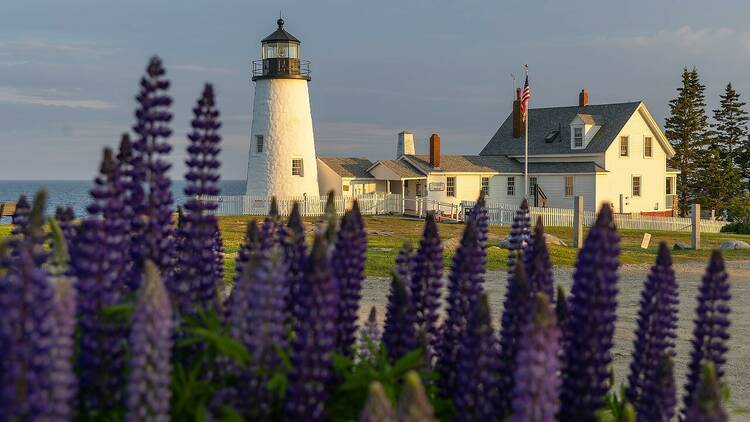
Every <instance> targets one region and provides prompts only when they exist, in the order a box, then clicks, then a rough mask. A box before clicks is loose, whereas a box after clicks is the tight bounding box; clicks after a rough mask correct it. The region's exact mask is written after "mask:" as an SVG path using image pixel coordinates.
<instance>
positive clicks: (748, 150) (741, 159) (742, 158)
mask: <svg viewBox="0 0 750 422" xmlns="http://www.w3.org/2000/svg"><path fill="white" fill-rule="evenodd" d="M745 132H746V134H745V136H743V137H742V143H741V144H740V147H739V148H738V151H737V154H736V155H735V157H734V163H735V164H737V169H738V171H739V172H740V176H741V177H742V179H743V180H744V181H745V183H746V185H745V188H746V189H748V190H750V131H748V129H747V126H745Z"/></svg>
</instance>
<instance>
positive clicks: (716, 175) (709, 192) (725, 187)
mask: <svg viewBox="0 0 750 422" xmlns="http://www.w3.org/2000/svg"><path fill="white" fill-rule="evenodd" d="M699 157H700V166H698V167H696V169H695V199H696V200H697V202H698V203H700V204H701V207H702V208H703V209H706V210H710V209H713V210H716V212H717V214H720V213H721V211H722V210H723V209H725V208H727V206H728V205H729V203H730V201H731V199H732V198H733V197H735V196H736V195H737V193H739V192H741V191H742V181H741V179H740V174H739V171H738V170H737V169H736V168H735V167H734V163H733V162H732V159H731V157H729V156H724V154H723V153H722V151H721V149H720V148H719V147H718V146H712V147H710V148H708V149H706V150H702V151H700V154H699Z"/></svg>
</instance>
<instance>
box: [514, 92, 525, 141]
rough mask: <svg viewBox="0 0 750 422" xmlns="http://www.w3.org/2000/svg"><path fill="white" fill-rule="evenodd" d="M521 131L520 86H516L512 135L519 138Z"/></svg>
mask: <svg viewBox="0 0 750 422" xmlns="http://www.w3.org/2000/svg"><path fill="white" fill-rule="evenodd" d="M521 132H523V124H522V123H521V88H516V99H515V100H513V137H514V138H520V137H521Z"/></svg>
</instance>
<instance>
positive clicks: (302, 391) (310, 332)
mask: <svg viewBox="0 0 750 422" xmlns="http://www.w3.org/2000/svg"><path fill="white" fill-rule="evenodd" d="M301 287H302V288H301V291H300V295H301V298H300V307H301V308H302V309H304V310H305V313H304V314H301V315H302V316H301V318H300V320H299V321H297V326H296V337H295V338H294V341H293V343H292V358H291V361H292V371H291V373H290V374H289V384H288V387H287V392H286V403H285V405H284V419H285V420H287V421H299V420H306V421H322V420H324V419H325V403H326V400H327V399H328V395H329V390H328V389H329V388H330V381H331V378H332V376H333V368H332V366H333V356H332V355H333V352H334V350H335V348H336V321H337V319H338V315H337V310H338V301H339V292H338V289H337V285H336V281H335V280H334V278H333V275H332V273H331V267H330V262H329V253H328V243H327V241H326V238H325V236H324V235H323V234H322V233H318V234H316V236H315V240H314V243H313V248H312V251H311V252H310V256H309V258H308V260H307V267H306V270H305V278H304V282H303V283H302V285H301Z"/></svg>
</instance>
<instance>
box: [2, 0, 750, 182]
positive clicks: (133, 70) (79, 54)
mask: <svg viewBox="0 0 750 422" xmlns="http://www.w3.org/2000/svg"><path fill="white" fill-rule="evenodd" d="M709 4H710V7H708V5H709ZM0 5H1V6H2V13H0V180H31V179H42V180H84V179H91V178H92V177H93V176H95V172H96V169H97V166H98V165H97V163H98V161H99V159H100V157H101V151H102V148H103V147H105V146H108V145H109V146H115V145H116V144H117V142H118V140H119V137H120V134H121V133H122V132H124V131H127V130H129V128H130V127H131V126H132V124H133V119H134V118H133V110H134V107H135V100H134V96H135V94H136V93H137V90H138V80H139V78H140V76H141V74H142V73H143V71H144V68H145V65H146V63H147V61H148V59H149V57H151V56H152V55H154V54H157V55H159V56H160V57H161V58H162V59H163V61H164V64H165V66H166V68H167V75H168V77H169V79H170V80H171V81H172V87H171V90H170V94H171V95H172V97H173V98H174V101H175V103H174V107H173V112H174V115H175V117H174V120H173V122H172V128H173V130H174V135H173V137H172V143H173V145H174V152H173V154H172V155H171V157H170V159H171V161H172V162H173V163H174V166H173V169H172V176H173V177H181V176H182V174H183V173H184V171H185V169H184V165H183V161H184V159H185V153H184V150H185V146H186V145H187V141H186V137H185V134H186V133H187V131H188V125H189V121H190V117H191V116H190V115H191V111H190V110H191V108H192V106H193V104H194V102H195V99H196V98H197V97H198V95H199V94H200V92H201V89H202V85H203V83H205V82H211V83H213V84H214V86H215V89H216V93H217V103H218V106H219V109H220V110H221V113H222V121H223V127H222V131H221V134H222V136H223V152H222V157H221V158H222V161H223V163H224V165H223V167H222V177H223V178H225V179H244V178H245V177H246V171H247V168H246V166H247V163H246V160H247V154H248V149H249V133H250V124H251V120H252V110H251V107H252V99H253V83H252V82H251V81H250V63H251V61H252V60H253V59H257V58H259V55H260V40H261V39H262V38H263V37H265V36H266V35H268V34H270V33H271V32H273V31H274V30H275V28H276V19H277V18H278V15H279V12H280V11H281V13H282V14H283V17H284V20H285V21H286V25H285V28H286V29H287V30H288V31H289V32H290V33H291V34H293V35H294V36H296V37H297V38H299V39H300V40H301V41H302V49H301V52H302V55H303V58H304V59H307V60H310V61H311V63H312V64H311V70H312V81H311V82H310V85H309V87H310V101H311V106H312V114H313V124H314V131H315V141H316V149H317V153H318V155H322V156H326V155H338V156H358V157H367V158H370V159H371V160H375V159H382V158H393V157H392V156H393V154H394V151H395V143H396V136H397V133H398V132H400V131H402V130H409V131H411V132H413V133H414V136H415V142H416V144H417V152H418V153H421V152H425V151H426V147H427V138H428V137H429V135H430V134H431V133H433V132H438V133H440V135H441V138H442V150H443V151H444V153H454V154H477V153H478V152H479V151H480V150H481V149H482V147H483V146H484V145H485V144H486V143H487V141H488V140H489V139H490V138H491V137H492V135H493V134H494V132H495V131H496V130H497V128H498V127H499V126H500V124H501V123H502V121H503V120H504V119H505V118H506V116H507V115H508V113H510V110H511V102H512V95H513V82H512V79H511V76H510V75H511V74H515V75H516V76H517V78H518V79H521V78H522V73H523V64H525V63H528V65H529V74H530V81H531V87H532V100H531V107H532V108H533V107H548V106H563V105H574V104H576V103H577V101H578V92H579V91H580V90H581V88H584V87H585V88H587V89H588V90H589V93H590V94H589V95H590V101H591V103H594V104H596V103H607V102H624V101H633V100H643V101H645V102H646V104H647V106H648V107H649V109H650V110H651V112H652V113H653V114H654V116H655V118H656V119H657V121H658V122H660V123H661V124H662V125H663V123H664V118H665V117H666V116H667V115H668V113H669V100H670V99H672V98H673V97H674V96H675V94H676V88H677V87H678V85H679V82H680V74H681V71H682V69H683V67H685V66H688V67H693V66H695V67H697V69H698V72H699V74H700V76H701V79H702V82H703V83H704V84H705V85H706V97H707V102H708V109H709V111H710V110H711V109H713V108H716V105H717V103H718V95H719V94H720V93H721V92H722V91H723V89H724V86H725V85H726V84H727V82H732V83H733V85H734V86H735V88H736V89H737V90H738V91H739V92H740V93H741V94H745V95H750V72H748V71H747V70H748V69H749V68H750V24H748V20H747V16H750V2H746V1H715V2H711V3H707V2H705V0H703V1H695V0H659V1H654V0H649V1H641V0H637V1H636V0H631V1H617V2H612V1H601V0H599V1H577V0H570V1H565V2H563V1H559V0H550V1H523V2H505V1H492V2H491V1H486V0H485V1H479V0H462V1H455V0H453V1H449V0H432V1H426V0H409V1H406V0H379V1H355V0H315V1H309V0H307V1H291V0H283V1H273V2H271V1H263V2H261V1H223V0H213V1H198V0H196V1H189V2H188V1H177V0H174V1H166V0H161V1H157V0H151V1H140V0H128V1H116V2H115V1H101V0H97V1H80V0H66V1H59V0H51V1H35V0H24V1H11V0H0ZM517 83H521V82H520V81H518V82H517Z"/></svg>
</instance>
